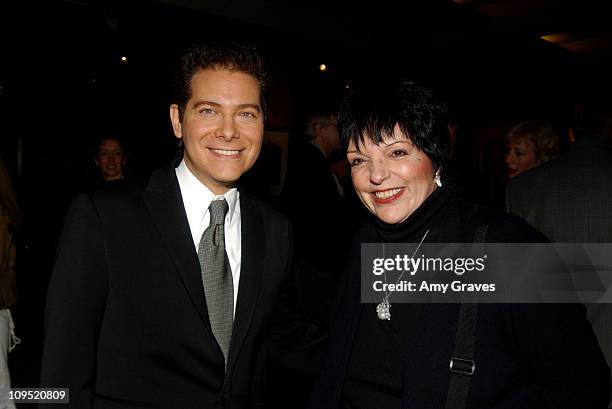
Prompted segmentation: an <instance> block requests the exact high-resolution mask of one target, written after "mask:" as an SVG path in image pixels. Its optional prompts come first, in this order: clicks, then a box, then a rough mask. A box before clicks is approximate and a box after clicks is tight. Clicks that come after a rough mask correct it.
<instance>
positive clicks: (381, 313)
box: [376, 229, 429, 321]
mask: <svg viewBox="0 0 612 409" xmlns="http://www.w3.org/2000/svg"><path fill="white" fill-rule="evenodd" d="M428 233H429V229H427V231H426V232H425V234H424V235H423V237H421V241H420V242H419V245H418V246H417V247H416V249H415V250H414V252H413V253H412V256H410V258H411V259H413V258H414V255H415V254H416V253H417V252H418V251H419V249H420V248H421V244H423V241H425V237H427V234H428ZM384 256H385V243H384V242H383V257H384ZM405 272H406V270H404V271H402V274H400V276H399V277H398V278H397V280H396V281H395V284H396V285H397V284H398V283H399V282H400V280H401V279H402V277H403V276H404V273H405ZM384 274H385V295H384V296H383V298H382V302H381V303H380V304H378V305H377V306H376V313H377V315H378V318H380V319H381V320H387V321H390V320H391V311H390V309H391V303H390V302H389V297H390V296H391V292H390V291H388V290H387V285H386V284H387V272H386V271H385V272H384Z"/></svg>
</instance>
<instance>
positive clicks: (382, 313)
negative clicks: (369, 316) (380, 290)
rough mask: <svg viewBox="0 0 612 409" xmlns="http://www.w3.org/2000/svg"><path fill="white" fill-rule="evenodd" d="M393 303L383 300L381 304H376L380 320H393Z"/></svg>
mask: <svg viewBox="0 0 612 409" xmlns="http://www.w3.org/2000/svg"><path fill="white" fill-rule="evenodd" d="M390 309H391V304H389V301H388V300H383V302H381V303H380V304H378V305H377V306H376V314H377V315H378V319H379V320H387V321H391V311H390Z"/></svg>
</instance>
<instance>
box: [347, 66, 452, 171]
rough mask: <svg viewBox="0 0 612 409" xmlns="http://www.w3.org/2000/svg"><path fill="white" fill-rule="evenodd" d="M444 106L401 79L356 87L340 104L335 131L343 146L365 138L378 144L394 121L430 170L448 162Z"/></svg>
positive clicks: (425, 90)
mask: <svg viewBox="0 0 612 409" xmlns="http://www.w3.org/2000/svg"><path fill="white" fill-rule="evenodd" d="M446 113H447V109H446V105H445V104H444V103H443V102H441V101H438V100H436V99H435V98H434V95H433V91H432V90H431V89H429V88H426V87H424V86H421V85H417V84H415V83H414V82H411V81H407V80H405V79H403V78H393V79H389V80H384V81H372V82H371V83H369V84H362V85H360V86H356V87H355V88H354V89H353V90H352V91H351V92H350V93H349V94H348V95H347V96H346V97H345V99H344V101H343V102H342V104H341V105H340V112H339V115H338V130H339V133H340V140H341V142H342V145H343V147H344V148H345V150H346V148H347V147H348V144H349V142H351V141H352V142H353V143H354V144H355V146H357V147H359V146H360V145H362V144H363V143H364V142H365V141H366V140H371V141H372V142H374V143H376V144H379V143H381V142H383V141H384V140H385V139H387V138H389V137H391V136H392V135H393V130H394V128H395V125H396V124H397V125H398V126H399V128H400V130H401V131H402V132H403V133H404V135H407V136H408V137H409V138H410V140H411V141H412V143H413V144H414V145H415V146H416V147H417V148H418V149H419V150H421V151H422V152H423V153H425V154H426V155H427V157H429V159H430V160H431V162H432V164H433V167H434V170H438V169H440V168H444V166H445V165H446V163H447V161H448V154H449V146H450V140H449V136H448V123H447V118H446Z"/></svg>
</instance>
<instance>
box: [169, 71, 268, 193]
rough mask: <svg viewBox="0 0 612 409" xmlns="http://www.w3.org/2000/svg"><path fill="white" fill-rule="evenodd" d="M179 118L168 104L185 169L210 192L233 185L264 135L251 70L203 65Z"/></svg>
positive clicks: (255, 154) (251, 160)
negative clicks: (205, 68)
mask: <svg viewBox="0 0 612 409" xmlns="http://www.w3.org/2000/svg"><path fill="white" fill-rule="evenodd" d="M191 94H192V95H191V98H190V99H189V101H187V104H186V105H185V111H184V113H183V118H182V121H181V120H179V112H178V106H177V105H175V104H173V105H171V106H170V119H171V120H172V127H173V129H174V135H175V136H176V137H177V138H180V139H182V140H183V144H184V147H185V152H184V159H185V164H186V165H187V167H188V168H189V170H190V171H191V172H192V173H193V174H194V175H195V176H196V177H197V178H198V179H199V180H200V182H202V183H203V184H204V185H205V186H206V187H208V188H209V189H210V190H211V191H212V192H213V193H214V194H216V195H221V194H224V193H225V192H227V191H228V190H229V189H230V188H232V187H233V186H234V184H235V183H236V181H237V180H238V179H239V178H240V176H242V174H243V173H244V172H246V171H247V170H249V169H250V168H251V166H253V164H254V163H255V161H256V160H257V157H258V156H259V152H260V150H261V143H262V140H263V129H264V121H263V112H262V110H261V104H260V87H259V83H258V82H257V80H256V79H255V78H254V77H252V76H251V75H249V74H245V73H243V72H238V71H233V72H232V71H229V70H201V71H199V72H198V73H196V74H195V75H194V76H193V78H192V81H191Z"/></svg>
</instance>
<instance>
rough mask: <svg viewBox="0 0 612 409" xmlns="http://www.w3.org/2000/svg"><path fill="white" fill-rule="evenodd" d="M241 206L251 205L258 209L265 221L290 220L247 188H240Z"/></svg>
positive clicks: (278, 221) (282, 221)
mask: <svg viewBox="0 0 612 409" xmlns="http://www.w3.org/2000/svg"><path fill="white" fill-rule="evenodd" d="M239 192H240V207H241V208H244V207H245V206H250V207H252V208H254V209H257V211H258V212H259V214H260V215H261V216H262V218H263V219H264V221H271V222H275V223H281V224H288V223H289V221H288V219H287V218H286V217H285V215H283V214H282V213H281V212H280V211H279V210H277V209H275V208H274V207H272V206H271V205H270V204H268V203H267V202H266V201H264V200H262V199H261V198H259V197H257V196H256V195H254V194H253V193H251V192H249V191H248V190H246V189H240V190H239Z"/></svg>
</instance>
